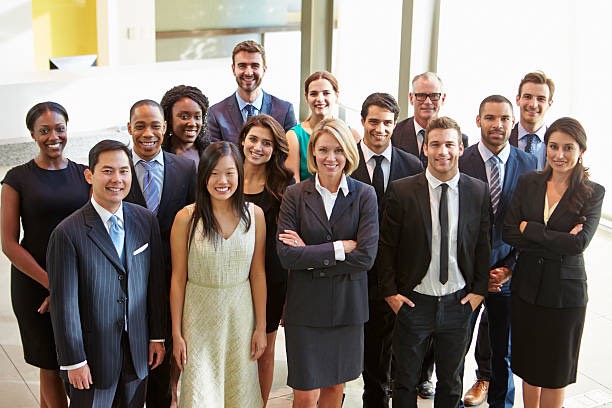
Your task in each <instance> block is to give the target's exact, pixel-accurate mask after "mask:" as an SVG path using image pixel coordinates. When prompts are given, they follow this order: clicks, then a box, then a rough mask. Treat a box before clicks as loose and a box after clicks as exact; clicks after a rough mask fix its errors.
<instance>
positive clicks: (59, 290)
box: [47, 202, 167, 389]
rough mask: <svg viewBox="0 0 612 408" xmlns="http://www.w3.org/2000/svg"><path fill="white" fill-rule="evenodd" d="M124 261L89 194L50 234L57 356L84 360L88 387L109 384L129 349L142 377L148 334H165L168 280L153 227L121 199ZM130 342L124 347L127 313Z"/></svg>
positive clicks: (65, 362) (62, 360)
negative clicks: (165, 298)
mask: <svg viewBox="0 0 612 408" xmlns="http://www.w3.org/2000/svg"><path fill="white" fill-rule="evenodd" d="M123 215H124V229H125V246H124V262H122V261H121V260H120V259H119V255H118V254H117V251H116V250H115V247H114V246H113V242H112V240H111V238H110V236H109V233H108V232H107V230H106V228H105V226H104V224H103V223H102V220H101V219H100V216H99V215H98V213H97V212H96V210H95V209H94V207H93V205H92V204H91V202H88V203H87V204H86V205H85V206H83V207H82V208H81V209H79V210H77V211H75V212H74V213H73V214H72V215H70V216H69V217H68V218H66V219H65V220H64V221H62V222H61V223H60V224H59V225H58V226H57V228H56V229H55V230H54V231H53V233H52V234H51V238H50V239H49V248H48V251H47V268H48V269H47V270H48V273H49V290H50V293H51V299H52V301H51V319H52V322H53V329H54V333H55V342H56V344H57V352H58V361H59V364H60V365H62V366H70V365H74V364H77V363H80V362H82V361H85V360H87V362H88V364H89V367H90V370H91V375H92V379H93V387H94V388H96V389H97V388H108V387H110V386H112V384H113V383H114V382H115V381H117V379H118V378H119V375H120V372H121V370H122V364H123V355H124V353H130V354H131V359H132V362H133V366H134V367H133V368H134V371H135V373H136V375H137V376H138V378H140V379H144V378H146V377H147V375H148V355H149V354H148V353H149V350H148V349H149V340H150V339H163V338H164V337H165V336H166V319H165V316H166V314H167V304H166V303H165V302H160V301H159V299H163V298H164V297H165V293H166V292H167V288H166V287H165V282H164V278H163V272H162V265H161V263H160V262H159V261H158V260H157V259H156V258H155V255H157V254H159V252H160V250H161V242H160V237H159V228H158V225H157V222H156V220H155V217H154V216H153V214H152V213H151V212H150V211H148V210H146V209H143V208H141V207H139V206H136V205H133V204H129V203H123ZM126 315H127V320H128V323H127V325H128V327H127V339H128V344H129V350H125V349H124V348H123V347H122V335H123V333H124V326H125V316H126Z"/></svg>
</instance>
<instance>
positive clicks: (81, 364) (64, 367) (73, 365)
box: [60, 360, 87, 371]
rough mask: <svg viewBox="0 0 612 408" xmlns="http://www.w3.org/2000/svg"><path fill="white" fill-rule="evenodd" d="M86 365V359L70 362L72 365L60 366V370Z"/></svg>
mask: <svg viewBox="0 0 612 408" xmlns="http://www.w3.org/2000/svg"><path fill="white" fill-rule="evenodd" d="M86 365H87V360H85V361H82V362H80V363H77V364H72V365H68V366H60V370H66V371H69V370H76V369H77V368H81V367H85V366H86Z"/></svg>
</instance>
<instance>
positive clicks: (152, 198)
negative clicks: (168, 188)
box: [138, 160, 160, 215]
mask: <svg viewBox="0 0 612 408" xmlns="http://www.w3.org/2000/svg"><path fill="white" fill-rule="evenodd" d="M138 163H140V165H141V166H142V168H143V169H144V171H145V174H144V186H143V187H142V194H143V195H144V198H145V201H146V202H147V208H148V209H149V210H151V211H152V212H153V214H155V215H157V210H158V209H159V197H160V192H159V185H158V184H157V182H156V181H155V177H154V175H153V172H154V171H155V170H154V166H156V165H157V162H156V161H150V162H148V161H144V160H140V161H139V162H138Z"/></svg>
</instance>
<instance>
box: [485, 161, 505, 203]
mask: <svg viewBox="0 0 612 408" xmlns="http://www.w3.org/2000/svg"><path fill="white" fill-rule="evenodd" d="M488 161H489V167H490V169H491V180H489V191H490V193H491V207H492V208H493V214H494V215H497V212H498V210H499V200H500V199H501V193H502V184H501V177H500V171H499V165H500V160H499V157H497V156H495V155H493V156H491V158H490V159H489V160H488Z"/></svg>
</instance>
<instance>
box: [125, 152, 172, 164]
mask: <svg viewBox="0 0 612 408" xmlns="http://www.w3.org/2000/svg"><path fill="white" fill-rule="evenodd" d="M132 156H133V160H134V165H136V164H138V162H139V161H141V160H142V161H156V162H158V163H159V164H161V165H162V166H163V165H164V151H163V150H162V149H159V153H157V156H155V157H154V158H153V159H151V160H145V159H143V158H141V157H140V156H138V155H137V154H136V152H135V151H134V150H132Z"/></svg>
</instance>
